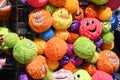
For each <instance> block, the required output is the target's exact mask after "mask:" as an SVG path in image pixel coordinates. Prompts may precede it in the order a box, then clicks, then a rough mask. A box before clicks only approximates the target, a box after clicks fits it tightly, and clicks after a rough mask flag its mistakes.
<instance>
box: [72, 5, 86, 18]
mask: <svg viewBox="0 0 120 80" xmlns="http://www.w3.org/2000/svg"><path fill="white" fill-rule="evenodd" d="M83 17H84V12H83V10H82V8H80V7H79V8H78V9H77V11H76V12H75V13H73V19H77V20H81V19H82V18H83Z"/></svg>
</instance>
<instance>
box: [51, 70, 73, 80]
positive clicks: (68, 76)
mask: <svg viewBox="0 0 120 80" xmlns="http://www.w3.org/2000/svg"><path fill="white" fill-rule="evenodd" d="M52 80H74V78H73V74H72V72H71V71H69V70H65V69H61V70H59V71H56V72H54V73H53V76H52Z"/></svg>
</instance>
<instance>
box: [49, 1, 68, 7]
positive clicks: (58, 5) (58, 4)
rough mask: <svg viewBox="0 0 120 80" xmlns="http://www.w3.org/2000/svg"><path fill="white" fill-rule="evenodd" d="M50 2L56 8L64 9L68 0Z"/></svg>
mask: <svg viewBox="0 0 120 80" xmlns="http://www.w3.org/2000/svg"><path fill="white" fill-rule="evenodd" d="M49 2H50V3H51V4H52V5H53V6H56V7H62V6H64V5H65V3H66V0H49Z"/></svg>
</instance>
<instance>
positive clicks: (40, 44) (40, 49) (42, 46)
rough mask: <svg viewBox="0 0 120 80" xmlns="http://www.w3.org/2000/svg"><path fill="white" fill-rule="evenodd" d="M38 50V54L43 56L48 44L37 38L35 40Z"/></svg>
mask: <svg viewBox="0 0 120 80" xmlns="http://www.w3.org/2000/svg"><path fill="white" fill-rule="evenodd" d="M34 42H35V44H36V46H37V48H38V52H37V53H38V54H43V51H44V49H45V45H46V42H45V41H44V40H42V39H38V38H35V40H34Z"/></svg>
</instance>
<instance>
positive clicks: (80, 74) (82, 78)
mask: <svg viewBox="0 0 120 80" xmlns="http://www.w3.org/2000/svg"><path fill="white" fill-rule="evenodd" d="M74 80H92V79H91V76H90V75H89V74H88V72H87V71H86V70H84V69H79V70H78V71H77V72H75V73H74Z"/></svg>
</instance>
